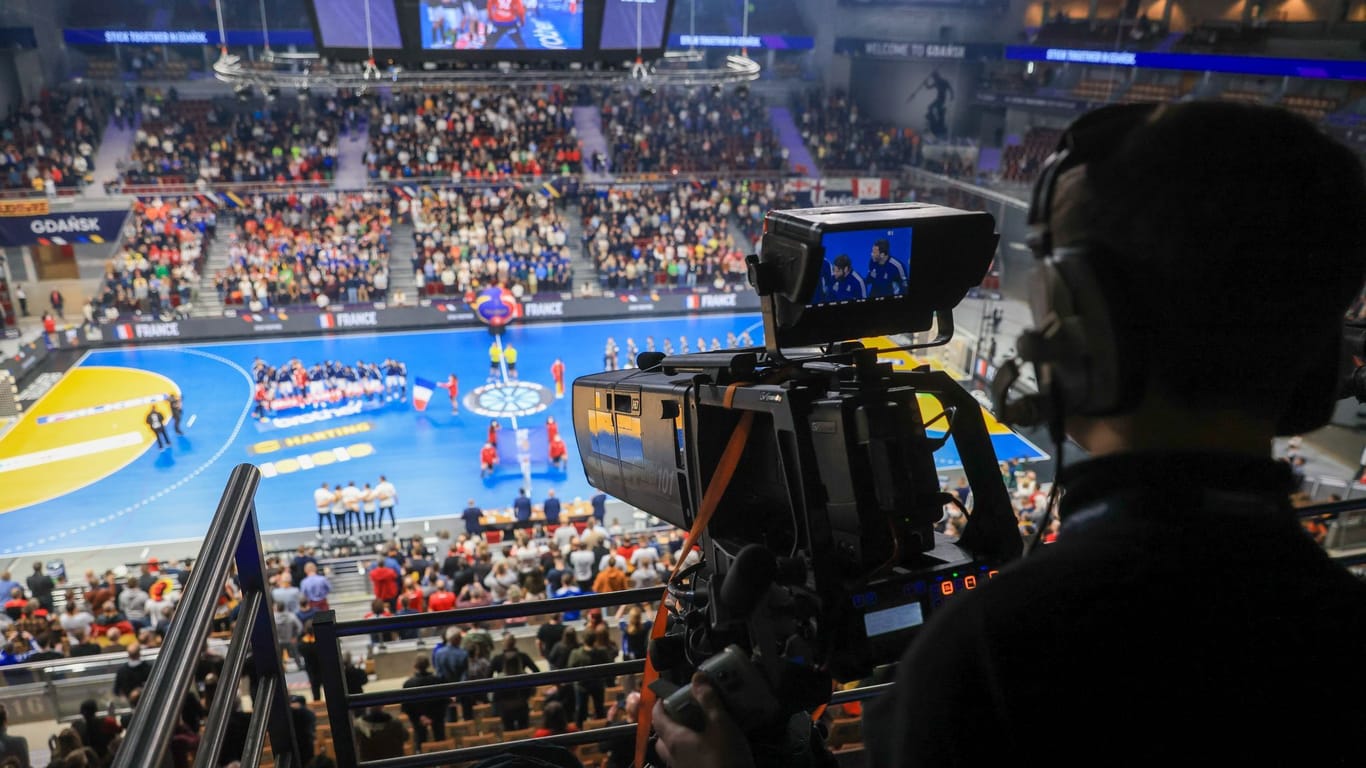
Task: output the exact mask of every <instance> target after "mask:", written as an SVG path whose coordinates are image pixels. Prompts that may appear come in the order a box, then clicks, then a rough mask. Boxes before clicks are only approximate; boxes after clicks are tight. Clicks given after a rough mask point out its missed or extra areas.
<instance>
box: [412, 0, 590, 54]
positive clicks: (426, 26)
mask: <svg viewBox="0 0 1366 768" xmlns="http://www.w3.org/2000/svg"><path fill="white" fill-rule="evenodd" d="M419 9H420V17H419V18H420V24H421V27H422V49H423V50H425V51H461V50H467V51H477V50H499V51H516V50H523V51H579V50H583V2H582V0H422V2H421V4H420V5H419Z"/></svg>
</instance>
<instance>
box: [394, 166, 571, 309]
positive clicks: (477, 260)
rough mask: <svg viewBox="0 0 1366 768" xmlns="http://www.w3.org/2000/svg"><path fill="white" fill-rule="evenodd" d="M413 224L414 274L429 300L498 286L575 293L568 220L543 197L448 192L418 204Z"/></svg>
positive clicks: (519, 290) (527, 193) (522, 290)
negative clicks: (416, 224)
mask: <svg viewBox="0 0 1366 768" xmlns="http://www.w3.org/2000/svg"><path fill="white" fill-rule="evenodd" d="M415 218H416V221H417V222H419V226H418V227H417V228H416V230H417V231H416V232H414V234H413V238H414V241H415V243H416V246H417V249H416V252H415V253H414V255H413V271H414V272H415V274H416V279H417V285H418V287H419V290H425V292H426V293H427V294H428V295H436V294H445V295H455V294H461V295H463V294H465V293H466V292H468V291H471V290H478V289H479V288H480V287H482V286H487V285H495V284H502V285H506V286H509V287H510V288H511V289H512V290H513V292H514V293H519V294H520V293H528V294H535V293H537V292H541V291H567V290H569V289H570V288H571V287H572V281H573V269H572V268H571V267H570V257H569V252H568V251H567V250H566V247H565V246H566V243H567V241H568V234H567V232H566V229H565V223H564V218H563V215H562V213H561V210H560V208H559V207H558V206H557V205H556V203H555V202H554V201H553V200H552V199H551V198H549V197H547V196H546V195H545V194H542V192H541V191H540V190H537V191H525V190H516V189H512V188H509V187H504V188H501V189H494V188H487V189H483V190H466V191H462V190H451V189H443V190H439V191H436V192H434V193H432V194H431V195H428V196H427V197H425V198H424V199H423V200H422V201H421V203H420V205H419V208H418V211H417V213H416V217H415Z"/></svg>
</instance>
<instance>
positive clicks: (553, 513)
mask: <svg viewBox="0 0 1366 768" xmlns="http://www.w3.org/2000/svg"><path fill="white" fill-rule="evenodd" d="M541 508H542V512H544V513H545V519H546V522H549V521H551V520H559V519H560V500H559V498H557V497H556V496H555V489H554V488H551V489H550V490H548V491H546V492H545V501H544V502H542V503H541Z"/></svg>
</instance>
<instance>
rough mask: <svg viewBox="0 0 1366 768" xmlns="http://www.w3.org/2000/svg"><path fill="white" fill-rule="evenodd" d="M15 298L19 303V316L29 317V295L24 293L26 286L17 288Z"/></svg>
mask: <svg viewBox="0 0 1366 768" xmlns="http://www.w3.org/2000/svg"><path fill="white" fill-rule="evenodd" d="M14 298H15V299H16V300H18V302H19V314H20V315H21V316H23V317H28V293H27V292H25V291H24V286H22V285H19V286H16V287H15V289H14Z"/></svg>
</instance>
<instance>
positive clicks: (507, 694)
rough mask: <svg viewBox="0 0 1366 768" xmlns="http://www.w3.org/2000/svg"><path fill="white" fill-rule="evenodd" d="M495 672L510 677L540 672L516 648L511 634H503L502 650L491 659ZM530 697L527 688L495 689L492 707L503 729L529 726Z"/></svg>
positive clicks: (514, 639)
mask: <svg viewBox="0 0 1366 768" xmlns="http://www.w3.org/2000/svg"><path fill="white" fill-rule="evenodd" d="M493 671H494V673H495V674H500V675H504V676H508V677H511V676H513V675H524V674H527V673H530V672H540V671H541V670H540V668H539V667H537V666H536V662H534V661H532V660H531V657H530V656H528V655H526V654H525V653H523V652H522V651H520V650H518V649H517V638H516V637H514V636H513V635H511V634H508V635H504V636H503V652H502V653H501V654H499V655H498V656H496V657H494V659H493ZM530 698H531V690H530V689H528V688H513V689H506V690H499V691H495V692H494V694H493V708H494V711H496V712H497V713H498V716H499V717H500V718H502V720H503V730H504V731H519V730H522V729H523V728H530V727H531V709H530V707H529V706H528V705H527V702H528V700H529V699H530Z"/></svg>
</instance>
